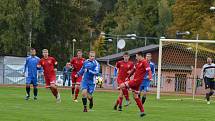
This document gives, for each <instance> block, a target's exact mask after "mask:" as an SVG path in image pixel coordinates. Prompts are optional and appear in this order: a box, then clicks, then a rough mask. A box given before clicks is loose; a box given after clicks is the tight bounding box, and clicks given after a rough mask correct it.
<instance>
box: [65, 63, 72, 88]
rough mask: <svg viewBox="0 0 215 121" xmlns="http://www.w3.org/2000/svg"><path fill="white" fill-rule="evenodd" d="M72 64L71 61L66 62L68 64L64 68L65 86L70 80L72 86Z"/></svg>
mask: <svg viewBox="0 0 215 121" xmlns="http://www.w3.org/2000/svg"><path fill="white" fill-rule="evenodd" d="M71 70H72V68H71V65H70V63H69V62H68V63H66V66H64V68H63V86H65V82H66V81H68V86H70V74H71Z"/></svg>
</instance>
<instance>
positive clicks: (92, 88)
mask: <svg viewBox="0 0 215 121" xmlns="http://www.w3.org/2000/svg"><path fill="white" fill-rule="evenodd" d="M95 87H96V85H95V84H89V86H88V90H87V92H88V95H87V98H88V100H89V109H90V111H91V110H92V108H93V93H94V91H95Z"/></svg>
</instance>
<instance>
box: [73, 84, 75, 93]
mask: <svg viewBox="0 0 215 121" xmlns="http://www.w3.org/2000/svg"><path fill="white" fill-rule="evenodd" d="M74 91H75V85H72V95H73V94H74Z"/></svg>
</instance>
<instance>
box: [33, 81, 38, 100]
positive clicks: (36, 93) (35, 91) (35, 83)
mask: <svg viewBox="0 0 215 121" xmlns="http://www.w3.org/2000/svg"><path fill="white" fill-rule="evenodd" d="M37 85H38V84H37V78H34V79H33V87H34V100H37V95H38V89H37Z"/></svg>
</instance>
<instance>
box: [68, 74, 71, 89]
mask: <svg viewBox="0 0 215 121" xmlns="http://www.w3.org/2000/svg"><path fill="white" fill-rule="evenodd" d="M67 80H68V86H69V87H70V85H71V81H70V75H67Z"/></svg>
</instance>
